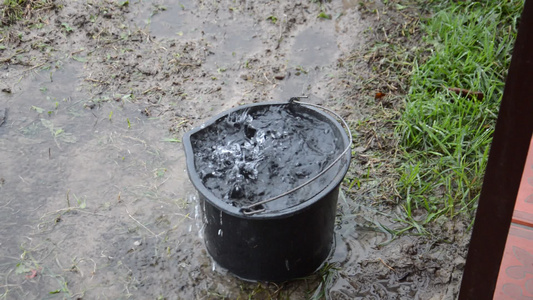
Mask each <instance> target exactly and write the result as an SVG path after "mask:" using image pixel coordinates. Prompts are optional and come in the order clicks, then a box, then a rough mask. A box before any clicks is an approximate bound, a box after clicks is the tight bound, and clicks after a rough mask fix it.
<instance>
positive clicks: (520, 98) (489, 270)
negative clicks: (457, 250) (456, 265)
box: [459, 0, 533, 300]
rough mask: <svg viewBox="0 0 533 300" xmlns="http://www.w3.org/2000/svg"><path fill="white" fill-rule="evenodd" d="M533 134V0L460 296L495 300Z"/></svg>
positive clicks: (523, 22) (520, 36) (506, 93)
mask: <svg viewBox="0 0 533 300" xmlns="http://www.w3.org/2000/svg"><path fill="white" fill-rule="evenodd" d="M532 133H533V0H529V1H526V3H525V6H524V10H523V12H522V18H521V21H520V27H519V29H518V36H517V39H516V42H515V46H514V50H513V57H512V60H511V66H510V68H509V73H508V76H507V81H506V84H505V90H504V94H503V99H502V103H501V105H500V112H499V114H498V121H497V123H496V129H495V132H494V137H493V141H492V146H491V150H490V155H489V161H488V164H487V169H486V173H485V177H484V180H483V188H482V191H481V196H480V198H479V206H478V209H477V213H476V220H475V223H474V229H473V231H472V238H471V240H470V247H469V249H468V256H467V259H466V265H465V270H464V273H463V279H462V283H461V291H460V293H459V299H460V300H470V299H475V300H477V299H492V298H493V295H494V289H495V287H496V281H497V278H498V273H499V270H500V263H501V261H502V256H503V251H504V247H505V242H506V239H507V234H508V231H509V226H510V224H511V217H512V215H513V210H514V205H515V201H516V196H517V193H518V188H519V185H520V179H521V176H522V171H523V167H524V164H525V160H526V156H527V151H528V148H529V142H530V140H531V135H532Z"/></svg>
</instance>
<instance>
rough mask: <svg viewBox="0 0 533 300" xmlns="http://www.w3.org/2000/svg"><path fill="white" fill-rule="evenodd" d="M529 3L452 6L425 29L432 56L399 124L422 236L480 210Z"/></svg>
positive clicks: (406, 180) (402, 184) (403, 192)
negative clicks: (429, 227) (434, 224)
mask: <svg viewBox="0 0 533 300" xmlns="http://www.w3.org/2000/svg"><path fill="white" fill-rule="evenodd" d="M523 5H524V1H523V0H508V1H495V0H491V1H486V2H460V1H446V2H444V3H442V4H439V5H436V7H435V9H434V11H435V13H434V14H433V16H432V17H431V18H429V19H428V20H427V22H425V24H423V25H422V28H423V30H424V31H425V32H426V34H427V35H426V37H425V43H426V44H427V45H428V47H427V48H428V50H429V51H431V54H430V55H429V56H428V57H426V58H425V59H424V61H423V63H420V64H418V63H416V64H415V66H414V68H413V72H412V76H411V85H410V89H409V93H408V96H407V101H406V104H405V110H404V112H403V114H402V115H401V117H400V118H399V120H398V125H397V127H396V133H397V135H398V138H399V147H400V153H401V155H400V156H401V158H400V160H401V163H400V166H399V169H398V174H400V179H399V182H398V185H397V190H398V192H399V194H400V196H401V197H402V199H403V200H404V202H403V203H404V210H405V214H406V215H405V218H404V221H406V222H407V223H409V224H410V225H411V226H412V227H414V228H418V231H419V232H420V231H423V229H420V226H419V225H424V224H427V223H428V222H431V221H433V220H435V219H436V218H438V217H440V216H441V215H446V216H448V217H450V218H451V217H454V216H456V215H457V214H458V213H466V215H468V216H469V217H471V216H472V215H473V212H475V208H476V207H477V200H478V198H479V194H480V190H481V185H482V181H483V176H484V173H485V167H486V164H487V159H488V152H489V149H490V145H491V141H492V134H493V131H494V127H495V123H496V118H497V114H498V109H499V105H500V101H501V98H502V95H503V89H504V84H505V78H506V75H507V70H508V68H509V64H510V61H511V53H512V49H513V45H514V41H515V38H516V32H517V24H518V21H519V17H520V14H521V12H522V8H523ZM420 60H422V59H419V61H420ZM481 95H482V96H481ZM481 97H482V99H481ZM415 209H423V210H426V211H427V214H426V215H425V219H424V220H420V219H418V220H417V221H416V222H415V221H414V219H413V217H412V213H413V211H414V210H415ZM417 223H418V224H417ZM421 233H422V232H421Z"/></svg>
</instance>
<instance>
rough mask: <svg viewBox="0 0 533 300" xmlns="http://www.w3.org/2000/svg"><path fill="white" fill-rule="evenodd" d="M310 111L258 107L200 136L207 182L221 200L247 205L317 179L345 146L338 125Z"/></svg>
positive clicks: (198, 150)
mask: <svg viewBox="0 0 533 300" xmlns="http://www.w3.org/2000/svg"><path fill="white" fill-rule="evenodd" d="M309 112H310V111H309V110H308V109H302V106H299V105H297V104H287V105H271V106H261V107H259V108H258V107H252V108H249V109H244V110H240V111H236V112H232V113H230V114H229V115H227V116H225V117H223V118H221V119H219V120H218V121H217V122H215V123H214V124H213V125H211V126H209V127H207V128H206V129H204V130H202V131H200V132H198V133H197V134H196V135H195V136H193V137H192V138H191V140H193V141H192V144H193V149H194V153H195V167H196V170H197V172H198V174H199V177H200V179H201V180H202V182H203V184H204V185H205V186H206V187H207V188H208V189H209V190H210V191H211V192H213V194H214V195H215V196H216V197H219V198H220V199H223V200H224V201H226V202H227V203H230V204H232V205H234V206H237V207H242V206H243V205H248V204H252V203H257V202H258V201H262V200H265V199H267V198H271V197H274V196H277V195H279V194H281V193H283V192H286V191H288V190H290V189H292V188H294V187H297V186H298V185H301V184H302V183H304V182H306V181H308V180H309V179H310V178H312V177H313V176H316V175H317V174H318V173H320V172H321V171H322V170H324V168H326V167H327V166H328V165H329V164H330V163H331V162H332V161H333V160H335V158H336V157H337V156H338V155H339V154H340V153H341V152H342V150H343V146H341V144H342V141H341V140H340V137H339V136H338V135H339V134H338V133H336V131H335V128H333V126H334V125H333V124H331V123H330V122H327V121H325V120H324V119H323V118H322V119H321V118H317V115H316V113H315V114H312V113H309ZM331 179H332V178H330V180H331ZM326 184H327V183H326ZM323 188H324V186H322V187H321V188H320V187H317V189H323ZM315 190H316V189H315ZM305 200H307V199H294V197H292V200H291V201H292V202H294V201H297V202H301V201H305ZM291 204H292V203H291Z"/></svg>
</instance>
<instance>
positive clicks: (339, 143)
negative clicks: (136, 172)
mask: <svg viewBox="0 0 533 300" xmlns="http://www.w3.org/2000/svg"><path fill="white" fill-rule="evenodd" d="M272 107H280V108H281V109H290V110H292V111H293V112H296V113H297V114H302V115H306V116H312V117H313V118H316V119H318V120H320V121H321V122H325V123H327V124H328V125H329V126H330V127H331V129H332V130H331V131H329V133H328V134H330V135H332V137H333V140H335V146H336V147H337V148H338V149H339V151H337V153H336V159H335V160H333V161H330V162H329V165H328V166H324V168H323V169H322V171H321V172H320V173H319V174H318V175H316V176H315V177H313V178H311V179H310V180H308V181H307V182H304V183H303V184H300V185H299V186H297V187H295V188H292V189H291V190H288V191H287V190H280V191H275V193H276V194H277V195H278V196H277V197H271V198H270V199H267V200H266V201H264V200H263V199H261V200H259V201H255V202H254V203H251V204H250V203H248V204H247V205H241V206H239V205H236V204H235V203H231V202H229V201H228V200H227V199H222V197H220V196H216V195H215V194H214V193H213V192H212V190H210V189H208V188H207V187H206V186H205V184H204V182H203V181H202V179H201V176H200V174H199V173H200V172H202V170H198V169H197V166H196V162H195V154H196V153H195V149H197V147H198V145H199V144H202V143H204V142H205V138H206V132H207V131H209V130H212V128H214V127H216V126H217V124H220V122H221V121H223V120H225V119H226V118H228V116H230V115H232V114H235V113H240V112H250V113H252V112H257V111H261V110H265V109H269V108H272ZM314 107H317V106H316V105H312V104H304V103H300V102H297V103H296V102H290V103H286V102H285V103H263V104H251V105H244V106H240V107H237V108H235V109H232V110H229V111H226V112H224V113H222V114H220V115H218V116H216V117H214V118H213V119H211V120H210V121H208V122H206V123H205V124H203V125H202V126H200V127H198V128H195V129H193V130H191V131H190V132H188V133H186V134H185V136H184V138H183V144H184V147H185V154H186V158H187V170H188V173H189V177H190V179H191V181H192V183H193V185H194V186H195V188H196V189H197V190H198V193H199V200H200V207H201V210H202V213H203V223H204V238H205V244H206V248H207V250H208V252H209V254H210V255H211V256H212V257H213V259H214V260H215V261H216V262H217V263H218V264H219V265H220V266H222V267H224V268H226V269H228V270H229V271H230V272H232V273H233V274H235V275H237V276H238V277H241V278H243V279H248V280H261V281H273V282H281V281H285V280H289V279H294V278H299V277H304V276H307V275H310V274H312V273H313V272H315V271H316V270H317V269H318V268H319V267H320V266H321V265H322V264H323V263H324V261H325V260H326V258H327V257H328V255H329V254H330V252H331V251H332V248H333V242H334V239H333V234H334V232H333V229H334V223H335V215H336V207H337V198H338V193H339V186H340V184H341V182H342V179H343V178H344V175H345V174H346V172H347V170H348V167H349V162H350V158H351V153H350V151H349V149H350V144H351V136H350V134H346V132H345V131H344V129H343V127H342V126H341V125H340V124H339V122H337V121H336V120H335V118H333V117H332V116H331V115H330V114H327V113H324V111H323V109H324V108H322V109H316V108H314ZM325 110H327V111H329V112H331V111H330V110H329V109H325ZM331 113H333V112H331ZM333 114H334V113H333ZM335 116H337V117H338V115H336V114H335ZM338 118H339V119H340V117H338ZM340 120H341V121H342V123H343V124H344V125H345V127H346V128H347V130H348V132H349V129H348V127H347V126H346V123H345V122H344V121H343V120H342V119H340ZM318 142H320V141H318ZM310 193H311V194H310ZM289 198H290V199H292V200H291V201H292V202H291V201H289V200H287V199H289ZM283 199H285V200H283ZM294 199H296V201H294ZM279 201H281V202H284V203H285V206H282V207H280V206H279V205H275V204H274V203H276V202H279Z"/></svg>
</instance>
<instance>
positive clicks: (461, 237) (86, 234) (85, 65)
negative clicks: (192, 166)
mask: <svg viewBox="0 0 533 300" xmlns="http://www.w3.org/2000/svg"><path fill="white" fill-rule="evenodd" d="M50 2H52V3H53V4H54V5H53V8H52V9H40V10H35V11H31V14H29V15H27V18H26V19H24V20H21V21H19V22H18V23H16V24H13V25H11V26H8V27H3V28H2V29H1V30H0V34H1V37H0V70H1V73H0V78H1V81H0V112H3V113H0V118H1V120H2V121H3V123H2V124H0V153H2V155H1V156H0V235H1V236H2V240H1V241H0V298H6V299H43V298H58V299H59V298H86V299H99V298H113V299H125V298H159V299H224V298H227V299H236V298H239V297H241V298H257V299H269V298H291V299H306V298H316V299H319V298H329V299H432V300H436V299H453V297H454V296H455V295H456V294H457V289H458V285H459V282H460V277H461V274H462V268H463V266H464V257H465V256H466V246H467V244H468V238H469V234H468V232H469V231H468V226H467V225H468V223H466V224H465V222H463V221H460V220H459V221H458V220H454V221H450V220H447V219H442V220H440V219H439V220H437V221H436V225H435V226H438V227H440V228H442V229H443V230H442V231H441V232H442V236H439V237H431V236H410V235H404V236H401V237H399V238H396V237H395V236H394V235H392V234H391V230H390V228H401V224H398V222H397V221H395V220H396V219H397V217H396V216H397V214H398V211H399V210H400V209H402V208H401V207H400V206H395V205H393V204H392V203H394V201H391V199H390V198H388V197H387V196H383V195H381V194H379V191H380V190H381V186H382V185H383V182H388V181H390V180H394V178H387V176H384V177H383V179H375V180H369V181H367V182H363V183H362V185H361V187H360V188H359V189H354V190H349V189H348V188H347V187H346V186H344V187H343V189H344V190H346V197H343V198H342V199H340V201H339V209H338V213H339V214H338V218H337V222H336V223H337V227H336V236H337V237H336V250H335V253H333V254H332V257H331V258H330V259H329V260H328V263H327V264H326V265H325V266H324V267H323V268H321V270H320V272H318V273H317V274H316V275H314V276H311V277H309V278H305V279H300V280H295V281H291V282H287V283H284V284H283V285H274V284H269V283H248V282H243V281H241V280H239V279H237V278H235V277H233V276H232V275H231V274H229V273H227V272H225V271H224V270H221V269H220V268H219V267H218V266H216V265H215V264H214V263H213V262H212V260H211V259H210V257H209V256H208V254H207V253H206V251H205V247H204V245H203V236H202V230H201V226H202V223H201V216H200V215H199V208H198V207H197V201H196V200H197V199H196V195H195V190H194V188H193V187H192V185H191V184H190V182H189V181H188V179H187V175H186V172H185V159H184V154H183V148H182V145H181V144H180V143H179V141H180V139H181V136H182V135H183V133H184V132H185V131H187V130H189V129H190V128H192V127H193V126H196V125H200V124H201V123H202V122H203V121H205V120H207V119H208V118H209V117H211V116H213V115H215V114H216V113H220V112H222V111H224V110H226V109H228V108H231V107H234V106H237V105H239V104H245V103H253V102H263V101H272V100H276V101H282V100H285V99H289V98H290V97H292V96H299V95H302V94H305V95H309V96H310V98H309V101H310V102H312V103H316V104H322V105H327V106H328V107H330V108H332V109H334V110H336V111H338V112H340V113H341V114H342V115H343V116H344V117H346V118H347V119H348V121H349V122H350V123H351V124H357V123H358V122H366V121H365V120H367V119H368V118H371V114H370V113H369V112H371V111H372V110H371V109H369V108H368V107H369V106H376V105H378V104H376V103H374V102H372V99H373V98H369V97H367V96H368V95H366V96H365V95H364V93H365V91H363V90H362V89H361V86H363V82H365V80H368V79H369V78H372V76H373V71H374V70H372V69H371V68H369V67H368V64H367V63H368V59H369V58H368V57H365V56H364V55H361V53H362V52H361V51H362V50H364V49H367V45H368V44H373V43H374V42H373V38H374V37H375V32H378V31H377V30H375V31H374V28H377V29H379V28H382V27H383V28H384V29H383V30H384V31H385V32H387V30H395V28H396V29H398V28H401V24H392V25H390V24H388V25H386V26H385V25H383V24H384V23H383V22H392V21H391V20H393V21H394V20H401V19H402V14H403V13H405V11H403V12H401V13H399V12H395V11H394V10H389V9H390V6H385V5H383V4H381V3H380V2H379V1H378V2H376V3H374V4H372V5H377V7H376V8H371V9H368V10H369V11H371V10H372V9H377V11H380V12H382V13H383V12H388V13H389V14H388V17H387V18H383V14H381V15H380V16H381V17H375V15H371V14H368V13H366V10H365V9H366V7H367V6H365V5H360V4H359V2H358V1H338V2H306V1H303V2H298V1H296V2H289V1H287V2H285V1H273V2H255V1H236V2H235V1H226V2H224V1H223V2H213V1H209V2H208V1H201V0H194V1H193V0H190V1H180V2H179V3H176V2H175V1H163V0H153V1H148V0H147V1H104V0H95V1H59V0H58V1H50ZM362 8H365V9H362ZM389 25H390V26H389ZM380 32H381V31H380ZM388 33H389V35H390V32H388ZM370 59H379V57H376V56H373V57H372V58H370ZM2 121H0V123H1V122H2ZM368 132H371V131H368ZM368 132H366V133H365V132H362V131H358V132H355V133H354V134H355V135H356V137H360V138H361V139H362V140H363V141H364V138H365V134H367V133H368ZM368 134H370V133H368ZM355 142H356V146H357V147H356V148H354V159H353V160H352V161H353V162H352V166H351V170H352V171H351V172H354V173H357V174H359V173H362V174H364V173H365V172H366V170H367V169H372V170H374V166H373V165H372V158H371V157H369V154H368V151H371V150H372V147H377V146H376V145H383V144H386V142H387V141H386V140H385V139H383V137H381V138H380V137H376V138H373V139H371V140H368V141H364V142H365V145H358V144H357V143H358V142H357V141H355ZM373 172H374V171H373ZM383 174H385V175H387V174H386V173H383ZM414 217H416V212H415V214H414Z"/></svg>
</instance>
